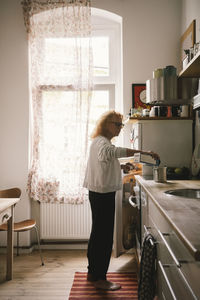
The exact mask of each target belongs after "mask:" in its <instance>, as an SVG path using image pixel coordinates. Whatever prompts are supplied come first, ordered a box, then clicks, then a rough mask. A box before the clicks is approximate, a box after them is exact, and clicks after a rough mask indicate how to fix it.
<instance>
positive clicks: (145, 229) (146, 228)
mask: <svg viewBox="0 0 200 300" xmlns="http://www.w3.org/2000/svg"><path fill="white" fill-rule="evenodd" d="M148 229H151V227H146V226H145V225H144V231H145V232H146V234H149V233H150V232H149V230H148ZM149 241H150V244H151V246H152V247H153V246H154V244H155V242H154V241H153V240H152V239H151V238H150V239H149Z"/></svg>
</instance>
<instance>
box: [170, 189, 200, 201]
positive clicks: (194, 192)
mask: <svg viewBox="0 0 200 300" xmlns="http://www.w3.org/2000/svg"><path fill="white" fill-rule="evenodd" d="M165 193H166V194H168V195H173V196H178V197H184V198H194V199H200V189H177V190H169V191H166V192H165Z"/></svg>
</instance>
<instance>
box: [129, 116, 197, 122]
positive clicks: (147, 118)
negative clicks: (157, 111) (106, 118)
mask: <svg viewBox="0 0 200 300" xmlns="http://www.w3.org/2000/svg"><path fill="white" fill-rule="evenodd" d="M139 120H148V121H152V120H154V121H159V120H165V121H169V120H179V121H183V120H193V118H192V117H191V118H184V117H183V118H181V117H171V118H167V117H130V118H128V119H126V121H125V123H134V122H136V121H139Z"/></svg>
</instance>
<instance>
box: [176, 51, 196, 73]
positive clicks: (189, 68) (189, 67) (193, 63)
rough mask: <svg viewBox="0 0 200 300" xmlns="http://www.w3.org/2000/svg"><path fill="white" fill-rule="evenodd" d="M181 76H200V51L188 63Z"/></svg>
mask: <svg viewBox="0 0 200 300" xmlns="http://www.w3.org/2000/svg"><path fill="white" fill-rule="evenodd" d="M179 77H193V78H200V51H199V52H198V53H197V54H196V55H195V56H194V57H193V59H192V60H191V61H190V62H189V63H188V65H187V66H186V67H185V68H184V69H183V70H182V71H181V72H180V74H179Z"/></svg>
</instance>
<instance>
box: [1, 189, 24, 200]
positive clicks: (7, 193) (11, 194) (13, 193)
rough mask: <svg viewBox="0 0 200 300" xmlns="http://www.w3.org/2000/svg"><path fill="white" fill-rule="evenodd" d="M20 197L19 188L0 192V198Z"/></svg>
mask: <svg viewBox="0 0 200 300" xmlns="http://www.w3.org/2000/svg"><path fill="white" fill-rule="evenodd" d="M20 196H21V190H20V189H19V188H12V189H7V190H0V198H20Z"/></svg>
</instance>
